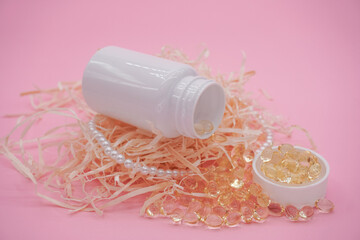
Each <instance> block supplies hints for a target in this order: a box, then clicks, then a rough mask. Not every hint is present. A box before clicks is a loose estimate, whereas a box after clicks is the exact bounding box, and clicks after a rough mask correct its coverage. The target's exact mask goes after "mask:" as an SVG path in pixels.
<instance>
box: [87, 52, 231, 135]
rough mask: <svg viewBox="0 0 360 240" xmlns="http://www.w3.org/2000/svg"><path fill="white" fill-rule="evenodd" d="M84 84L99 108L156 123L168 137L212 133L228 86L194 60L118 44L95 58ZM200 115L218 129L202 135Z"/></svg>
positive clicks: (137, 122) (145, 124) (146, 124)
mask: <svg viewBox="0 0 360 240" xmlns="http://www.w3.org/2000/svg"><path fill="white" fill-rule="evenodd" d="M82 88H83V95H84V98H85V100H86V102H87V104H88V105H89V106H90V107H91V108H92V109H93V110H95V111H96V112H98V113H101V114H104V115H107V116H109V117H112V118H115V119H118V120H121V121H123V122H126V123H129V124H131V125H134V126H137V127H139V128H143V129H147V130H150V131H151V130H152V129H153V128H154V127H155V128H156V129H158V130H160V131H161V132H162V134H163V135H164V136H165V137H177V136H179V135H184V136H188V137H192V138H208V137H209V136H210V135H211V134H212V133H213V132H214V131H215V130H216V129H217V127H218V126H219V124H220V122H221V120H222V117H223V114H224V110H225V94H224V90H223V89H222V87H221V86H220V85H219V84H218V83H216V82H215V81H213V80H209V79H206V78H203V77H200V76H198V75H197V73H196V71H195V70H194V69H193V68H192V67H191V66H189V65H186V64H182V63H177V62H173V61H170V60H166V59H163V58H159V57H155V56H151V55H146V54H142V53H138V52H135V51H131V50H127V49H123V48H119V47H113V46H109V47H105V48H102V49H100V50H98V51H97V52H96V53H95V54H94V56H93V57H92V58H91V60H90V62H89V63H88V65H87V67H86V69H85V71H84V75H83V83H82ZM199 120H208V121H211V122H212V123H213V125H214V130H213V131H212V132H209V133H207V134H204V135H198V134H197V133H196V132H195V130H194V124H195V123H196V122H197V121H199Z"/></svg>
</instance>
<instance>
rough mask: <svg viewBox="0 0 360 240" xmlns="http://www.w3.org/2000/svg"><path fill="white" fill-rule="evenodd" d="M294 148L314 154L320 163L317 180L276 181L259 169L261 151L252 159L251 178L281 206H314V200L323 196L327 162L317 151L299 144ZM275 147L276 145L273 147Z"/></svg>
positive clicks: (328, 169) (328, 170) (326, 176)
mask: <svg viewBox="0 0 360 240" xmlns="http://www.w3.org/2000/svg"><path fill="white" fill-rule="evenodd" d="M294 148H296V149H300V150H306V151H309V152H311V153H312V154H314V155H315V156H316V157H317V158H318V161H319V163H320V165H321V173H320V176H319V178H318V179H317V180H315V181H313V182H310V183H305V184H296V185H295V184H287V183H280V182H276V181H274V180H272V179H270V178H268V177H266V176H265V174H264V173H263V172H262V171H261V163H262V161H261V159H260V155H261V153H259V154H257V155H256V156H255V158H254V160H253V163H252V166H253V179H254V182H256V183H258V184H260V185H261V187H262V188H263V191H264V193H266V194H268V195H269V197H270V199H271V200H272V201H274V202H277V203H280V204H281V205H283V206H286V205H290V204H291V205H294V206H295V207H297V208H301V207H303V206H314V205H315V202H316V201H317V200H318V199H320V198H323V197H325V194H326V186H327V180H328V176H329V172H330V168H329V164H328V163H327V162H326V160H325V159H324V158H323V157H322V156H321V155H319V154H318V153H316V152H314V151H312V150H310V149H307V148H303V147H299V146H294ZM273 149H277V146H275V147H273Z"/></svg>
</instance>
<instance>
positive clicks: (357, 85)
mask: <svg viewBox="0 0 360 240" xmlns="http://www.w3.org/2000/svg"><path fill="white" fill-rule="evenodd" d="M171 2H172V3H171ZM0 33H1V35H0V43H1V44H0V53H1V54H0V81H1V83H2V84H1V88H0V98H1V99H0V100H1V101H0V109H1V112H0V114H1V115H4V114H8V113H18V112H24V111H26V110H29V107H30V105H29V103H28V99H27V98H20V97H19V93H20V92H23V91H26V90H31V89H33V86H34V85H37V86H41V87H53V86H55V84H56V83H57V82H58V81H73V80H80V79H81V77H82V71H83V69H84V67H85V65H86V63H87V61H88V60H89V58H90V56H91V55H92V54H93V53H94V51H95V50H96V49H98V48H100V47H103V46H106V45H110V44H111V45H118V46H122V47H125V48H129V49H134V50H137V51H141V52H145V53H150V54H156V53H158V52H159V51H160V48H161V46H163V45H165V44H169V45H172V46H174V47H178V48H181V49H182V50H184V51H185V52H186V53H189V54H190V55H191V56H196V55H197V54H198V53H199V52H200V50H201V49H202V46H203V45H201V44H202V43H205V46H207V47H208V48H209V49H210V52H211V54H210V59H209V60H208V63H209V64H210V66H211V67H212V68H213V69H214V70H215V71H218V72H230V71H234V70H238V69H239V66H240V62H241V51H244V52H246V54H247V57H248V58H247V65H246V67H247V69H248V70H256V71H257V75H256V76H255V77H254V78H253V79H252V81H251V82H250V83H249V85H248V86H247V87H248V89H251V90H253V91H254V97H256V98H258V99H263V98H261V94H260V92H259V91H258V89H259V88H262V89H264V90H266V91H267V92H268V93H269V94H270V95H271V96H272V97H273V98H274V101H272V102H266V101H264V100H261V101H262V102H265V104H266V106H267V107H268V108H269V110H271V111H272V112H273V113H274V114H279V115H282V116H284V117H285V118H286V119H288V120H289V121H290V122H291V123H297V124H300V125H301V126H303V127H305V128H306V129H308V130H309V131H310V133H311V134H312V136H313V138H314V140H315V142H316V143H317V145H318V152H319V153H320V154H322V155H323V156H324V157H325V158H326V159H327V160H328V161H329V164H330V167H331V174H330V177H329V182H328V194H327V195H328V198H329V199H331V200H333V201H334V203H335V204H336V209H335V211H334V212H333V213H332V214H329V215H325V214H320V215H317V216H315V218H314V219H313V220H312V221H311V222H309V223H298V224H297V223H290V222H288V221H286V220H285V219H283V218H282V219H274V218H271V219H268V221H267V222H266V223H264V224H261V225H259V224H250V225H245V224H243V225H241V226H240V227H237V228H224V229H221V230H215V231H210V230H207V229H205V228H203V227H189V226H177V225H173V224H171V223H170V220H168V219H158V220H152V219H147V218H143V217H140V216H139V214H138V211H139V208H140V205H139V203H137V202H136V201H132V202H131V203H129V204H125V206H120V207H118V208H116V209H113V211H108V212H106V213H105V215H104V216H97V215H95V214H93V213H78V214H73V215H71V214H69V213H68V212H67V211H66V210H64V209H62V208H58V207H53V206H51V205H50V204H48V203H47V202H46V201H44V200H42V199H40V198H38V197H37V196H36V195H35V188H34V186H33V185H32V183H30V181H29V180H26V179H25V178H23V177H22V176H21V175H20V174H18V173H17V172H16V171H15V170H14V168H13V167H12V166H11V165H10V164H9V162H8V161H6V160H5V159H4V158H3V157H1V162H0V189H1V191H0V239H143V238H144V239H169V238H170V237H171V238H172V239H206V240H210V239H220V238H221V239H235V238H242V239H246V238H247V237H251V239H258V238H261V237H262V238H267V239H269V238H270V239H272V238H274V239H289V237H291V239H305V238H310V239H340V238H341V239H360V228H359V222H358V220H359V214H360V202H359V200H360V185H359V179H360V178H359V175H358V174H359V172H360V170H359V169H360V161H359V160H360V159H359V153H358V151H359V147H360V144H359V142H360V141H359V137H360V127H359V123H360V112H359V103H360V101H359V100H360V97H359V94H358V92H359V90H360V65H359V64H360V2H359V1H218V2H215V1H185V0H183V1H176V2H175V1H169V0H168V1H142V2H141V1H119V0H116V1H115V0H114V1H107V0H102V1H89V0H87V1H34V0H33V1H16V0H15V1H14V0H1V1H0ZM14 124H15V119H5V118H1V119H0V126H1V127H0V136H5V134H7V133H8V132H9V130H10V129H11V128H12V126H13V125H14ZM297 136H298V137H297ZM287 141H289V140H287ZM292 142H295V143H300V144H305V143H306V142H305V141H304V139H303V136H302V135H301V134H298V135H296V136H295V137H294V139H293V140H292ZM247 239H250V238H247Z"/></svg>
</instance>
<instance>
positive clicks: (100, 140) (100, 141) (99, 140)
mask: <svg viewBox="0 0 360 240" xmlns="http://www.w3.org/2000/svg"><path fill="white" fill-rule="evenodd" d="M105 141H106V139H105V138H104V137H103V136H102V137H100V138H99V139H98V142H99V143H100V144H101V143H103V142H105Z"/></svg>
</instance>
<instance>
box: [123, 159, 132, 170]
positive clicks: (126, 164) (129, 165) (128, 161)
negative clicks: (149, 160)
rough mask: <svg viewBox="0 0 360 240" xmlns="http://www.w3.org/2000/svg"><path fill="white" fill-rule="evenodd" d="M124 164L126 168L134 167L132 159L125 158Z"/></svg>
mask: <svg viewBox="0 0 360 240" xmlns="http://www.w3.org/2000/svg"><path fill="white" fill-rule="evenodd" d="M124 166H125V167H126V168H133V167H134V163H133V161H132V160H130V159H126V160H125V162H124Z"/></svg>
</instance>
